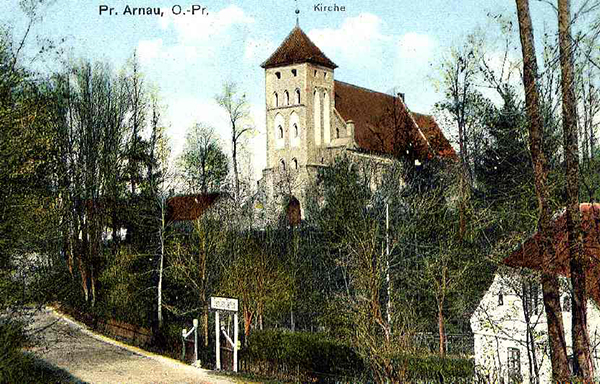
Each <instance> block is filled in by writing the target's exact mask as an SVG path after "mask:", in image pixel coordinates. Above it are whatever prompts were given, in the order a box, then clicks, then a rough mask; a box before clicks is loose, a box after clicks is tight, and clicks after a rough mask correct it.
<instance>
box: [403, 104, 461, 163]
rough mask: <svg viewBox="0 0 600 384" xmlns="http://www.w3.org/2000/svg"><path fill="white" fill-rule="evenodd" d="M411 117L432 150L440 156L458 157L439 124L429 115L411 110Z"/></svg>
mask: <svg viewBox="0 0 600 384" xmlns="http://www.w3.org/2000/svg"><path fill="white" fill-rule="evenodd" d="M411 114H412V116H413V119H414V120H415V122H416V123H417V125H418V126H419V128H420V129H421V132H423V134H424V135H425V137H426V138H427V141H428V142H429V145H430V146H431V148H432V149H433V151H434V152H435V153H436V154H437V155H438V156H441V157H445V158H452V159H458V157H457V155H456V152H455V151H454V148H452V145H451V144H450V142H449V141H448V139H446V136H444V133H443V132H442V130H441V129H440V127H439V125H438V124H437V122H436V121H435V119H434V118H433V116H430V115H423V114H421V113H416V112H411Z"/></svg>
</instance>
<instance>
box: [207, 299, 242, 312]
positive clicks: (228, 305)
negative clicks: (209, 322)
mask: <svg viewBox="0 0 600 384" xmlns="http://www.w3.org/2000/svg"><path fill="white" fill-rule="evenodd" d="M210 308H211V309H212V310H215V311H229V312H237V311H238V299H230V298H227V297H211V298H210Z"/></svg>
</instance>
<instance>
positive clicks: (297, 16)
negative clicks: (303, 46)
mask: <svg viewBox="0 0 600 384" xmlns="http://www.w3.org/2000/svg"><path fill="white" fill-rule="evenodd" d="M294 1H295V2H296V27H299V26H300V10H299V9H298V0H294Z"/></svg>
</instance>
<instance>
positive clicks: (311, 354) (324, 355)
mask: <svg viewBox="0 0 600 384" xmlns="http://www.w3.org/2000/svg"><path fill="white" fill-rule="evenodd" d="M240 355H241V356H240V357H241V361H242V362H243V365H244V366H245V368H246V370H248V371H251V372H255V373H259V374H271V375H272V374H275V375H276V376H278V377H282V378H290V377H293V378H294V379H296V380H302V381H305V380H308V379H309V378H312V379H318V378H326V377H327V376H355V375H357V374H359V373H361V372H362V370H363V364H362V360H361V359H360V357H359V356H358V355H357V354H356V353H355V352H354V350H353V349H352V348H350V347H349V346H347V345H344V344H342V343H339V342H336V341H333V340H331V339H329V338H327V337H326V336H325V335H323V334H317V333H308V332H294V333H293V332H288V331H280V330H265V331H259V330H255V331H254V332H253V333H252V334H250V337H249V338H248V339H247V347H245V348H244V349H242V351H241V353H240Z"/></svg>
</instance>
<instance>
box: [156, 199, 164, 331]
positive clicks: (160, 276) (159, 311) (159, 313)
mask: <svg viewBox="0 0 600 384" xmlns="http://www.w3.org/2000/svg"><path fill="white" fill-rule="evenodd" d="M160 200H161V201H160V229H159V231H160V233H159V236H160V266H159V269H158V303H157V309H156V310H157V314H156V315H157V318H158V327H159V328H162V325H163V314H162V281H163V269H164V262H165V215H166V212H165V204H166V201H165V200H166V199H165V197H164V196H161V198H160Z"/></svg>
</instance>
